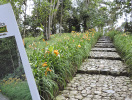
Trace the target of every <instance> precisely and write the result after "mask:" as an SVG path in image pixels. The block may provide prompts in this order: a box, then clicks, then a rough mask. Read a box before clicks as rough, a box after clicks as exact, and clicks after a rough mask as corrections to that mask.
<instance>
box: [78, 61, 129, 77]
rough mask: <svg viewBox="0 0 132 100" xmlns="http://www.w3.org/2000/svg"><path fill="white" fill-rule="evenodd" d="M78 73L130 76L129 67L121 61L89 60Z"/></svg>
mask: <svg viewBox="0 0 132 100" xmlns="http://www.w3.org/2000/svg"><path fill="white" fill-rule="evenodd" d="M78 73H87V74H103V75H112V76H128V73H127V66H126V65H125V64H123V63H122V61H119V60H104V59H87V60H85V62H83V63H82V66H81V67H80V69H79V70H78Z"/></svg>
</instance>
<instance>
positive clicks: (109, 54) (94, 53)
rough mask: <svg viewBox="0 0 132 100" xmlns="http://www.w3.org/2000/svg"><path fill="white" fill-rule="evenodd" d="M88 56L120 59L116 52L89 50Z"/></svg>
mask: <svg viewBox="0 0 132 100" xmlns="http://www.w3.org/2000/svg"><path fill="white" fill-rule="evenodd" d="M89 58H92V59H110V60H121V57H120V56H119V55H118V53H116V52H99V51H91V52H90V56H89Z"/></svg>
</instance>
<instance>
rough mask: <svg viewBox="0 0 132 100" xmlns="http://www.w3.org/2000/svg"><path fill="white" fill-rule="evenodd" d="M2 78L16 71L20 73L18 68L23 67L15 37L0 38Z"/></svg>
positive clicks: (0, 76)
mask: <svg viewBox="0 0 132 100" xmlns="http://www.w3.org/2000/svg"><path fill="white" fill-rule="evenodd" d="M0 50H1V51H0V65H1V70H0V73H1V74H0V78H2V77H4V76H5V75H6V74H9V73H14V72H16V73H15V74H14V75H18V74H19V73H23V72H17V71H16V69H17V68H18V67H22V64H21V61H20V55H19V52H18V48H17V45H16V41H15V37H8V38H2V39H0Z"/></svg>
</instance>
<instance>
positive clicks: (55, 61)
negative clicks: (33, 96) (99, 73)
mask: <svg viewBox="0 0 132 100" xmlns="http://www.w3.org/2000/svg"><path fill="white" fill-rule="evenodd" d="M100 35H101V34H100V33H96V32H95V30H94V29H91V30H89V31H87V32H86V33H75V32H72V33H65V34H62V35H61V36H60V35H58V34H56V35H52V36H51V37H52V39H51V40H50V41H45V40H41V39H38V40H39V41H37V39H36V40H35V41H32V43H31V42H29V41H28V39H27V40H25V44H26V45H27V46H26V50H27V53H28V56H29V61H30V64H31V67H32V70H33V74H34V77H35V81H36V84H37V87H38V90H39V93H40V95H41V99H42V100H51V99H54V97H55V96H56V95H57V94H58V91H59V90H61V89H63V88H64V87H65V86H66V83H67V82H69V81H70V80H71V79H72V77H73V76H74V75H75V73H76V71H77V69H78V68H79V66H80V65H81V63H82V61H83V60H84V59H85V58H86V57H88V55H89V52H90V49H91V46H92V45H94V44H95V43H96V41H97V39H98V38H99V36H100Z"/></svg>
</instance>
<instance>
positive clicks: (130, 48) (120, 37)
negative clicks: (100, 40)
mask: <svg viewBox="0 0 132 100" xmlns="http://www.w3.org/2000/svg"><path fill="white" fill-rule="evenodd" d="M108 36H110V37H111V38H112V39H113V42H114V45H115V47H116V49H117V51H118V53H119V54H120V55H121V58H122V59H123V60H124V62H125V63H126V64H127V66H128V72H129V75H130V77H132V35H131V34H127V33H121V32H118V31H110V32H109V33H108Z"/></svg>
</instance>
